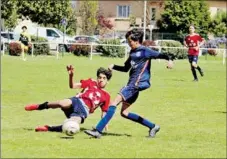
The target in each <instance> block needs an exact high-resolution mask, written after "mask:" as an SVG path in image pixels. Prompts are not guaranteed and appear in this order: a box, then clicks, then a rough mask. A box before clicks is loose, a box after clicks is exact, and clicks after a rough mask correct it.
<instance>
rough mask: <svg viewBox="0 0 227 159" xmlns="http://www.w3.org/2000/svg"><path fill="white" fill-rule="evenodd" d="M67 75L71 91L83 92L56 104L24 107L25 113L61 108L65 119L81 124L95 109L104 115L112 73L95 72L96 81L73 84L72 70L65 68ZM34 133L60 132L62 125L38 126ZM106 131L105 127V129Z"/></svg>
mask: <svg viewBox="0 0 227 159" xmlns="http://www.w3.org/2000/svg"><path fill="white" fill-rule="evenodd" d="M67 71H68V73H69V87H70V88H71V89H80V88H82V89H83V90H82V91H81V92H80V93H79V94H77V95H76V96H74V97H71V98H68V99H63V100H60V101H56V102H45V103H43V104H31V105H27V106H25V110H26V111H33V110H44V109H49V108H52V109H55V108H61V110H62V111H63V112H64V113H65V115H66V117H67V118H72V119H73V120H75V121H76V122H78V123H79V124H80V123H83V122H84V120H85V118H87V116H88V115H89V113H93V112H94V111H95V109H96V108H97V107H99V106H100V107H101V109H102V117H103V116H104V115H105V114H106V111H107V110H108V107H109V102H110V95H109V93H108V92H106V91H105V90H104V88H105V87H106V85H107V83H108V81H109V80H110V79H111V77H112V73H111V71H109V70H106V69H104V68H102V67H101V68H99V69H98V70H97V80H93V79H87V80H81V81H80V82H78V83H75V82H73V75H74V68H73V66H72V65H70V66H67ZM35 130H36V131H57V132H62V125H59V126H48V125H45V126H39V127H37V128H36V129H35ZM106 130H107V127H106Z"/></svg>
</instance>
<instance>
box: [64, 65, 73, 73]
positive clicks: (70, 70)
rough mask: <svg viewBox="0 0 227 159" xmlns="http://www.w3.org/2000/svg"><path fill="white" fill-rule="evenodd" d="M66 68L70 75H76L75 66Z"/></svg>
mask: <svg viewBox="0 0 227 159" xmlns="http://www.w3.org/2000/svg"><path fill="white" fill-rule="evenodd" d="M66 68H67V71H68V73H69V75H73V73H74V68H73V66H72V65H68V66H67V67H66Z"/></svg>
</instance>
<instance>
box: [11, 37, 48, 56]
mask: <svg viewBox="0 0 227 159" xmlns="http://www.w3.org/2000/svg"><path fill="white" fill-rule="evenodd" d="M31 41H32V42H37V43H39V42H40V43H41V42H48V40H47V39H45V38H42V37H39V38H37V37H36V36H31ZM33 49H34V50H33V54H34V55H49V54H50V47H49V44H34V46H33ZM21 53H22V49H21V44H20V42H19V41H18V42H11V43H10V44H9V54H10V55H14V56H19V55H20V54H21ZM28 54H31V46H30V47H29V49H28Z"/></svg>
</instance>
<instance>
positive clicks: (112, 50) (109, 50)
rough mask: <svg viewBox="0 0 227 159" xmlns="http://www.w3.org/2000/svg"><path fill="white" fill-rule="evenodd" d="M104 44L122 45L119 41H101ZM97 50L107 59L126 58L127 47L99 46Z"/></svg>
mask: <svg viewBox="0 0 227 159" xmlns="http://www.w3.org/2000/svg"><path fill="white" fill-rule="evenodd" d="M100 43H102V44H113V45H121V42H120V40H119V39H106V40H101V42H100ZM96 50H97V51H98V52H101V53H102V54H103V56H107V57H120V58H122V57H124V55H125V47H122V46H103V45H99V46H97V48H96Z"/></svg>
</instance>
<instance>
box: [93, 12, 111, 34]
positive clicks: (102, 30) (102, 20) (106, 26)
mask: <svg viewBox="0 0 227 159" xmlns="http://www.w3.org/2000/svg"><path fill="white" fill-rule="evenodd" d="M97 21H98V25H97V28H96V30H97V31H99V35H101V36H102V37H104V36H105V35H106V34H108V33H112V32H113V23H112V22H111V21H110V20H109V19H107V18H106V17H104V16H103V15H102V13H101V12H100V13H99V16H98V18H97Z"/></svg>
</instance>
